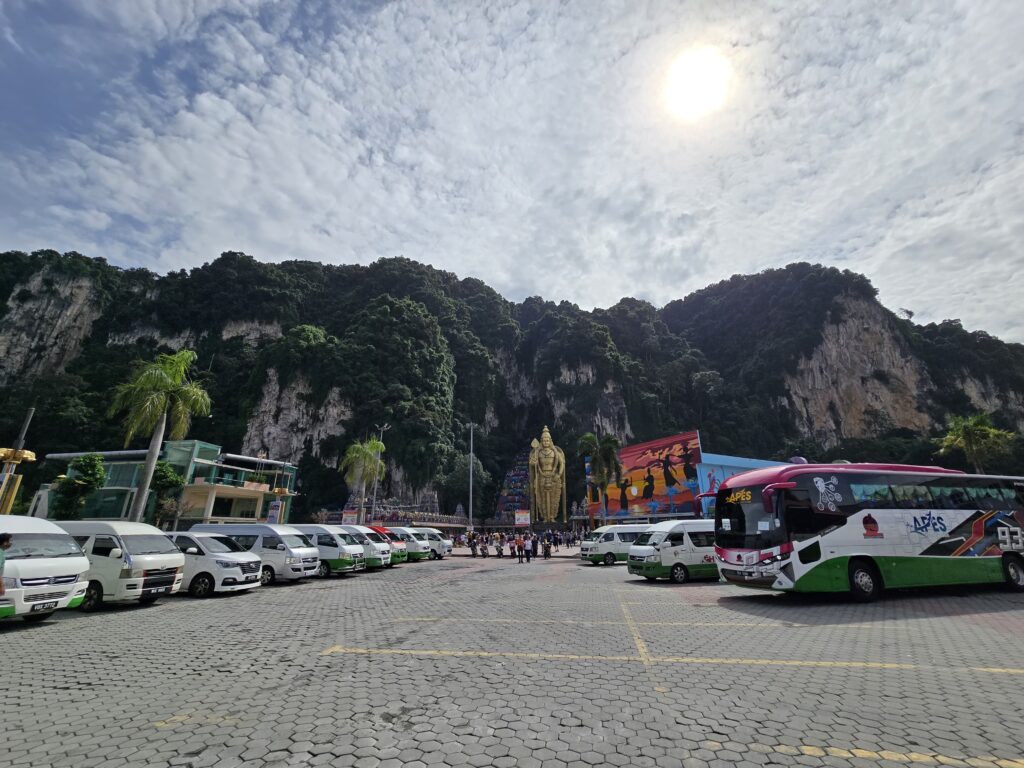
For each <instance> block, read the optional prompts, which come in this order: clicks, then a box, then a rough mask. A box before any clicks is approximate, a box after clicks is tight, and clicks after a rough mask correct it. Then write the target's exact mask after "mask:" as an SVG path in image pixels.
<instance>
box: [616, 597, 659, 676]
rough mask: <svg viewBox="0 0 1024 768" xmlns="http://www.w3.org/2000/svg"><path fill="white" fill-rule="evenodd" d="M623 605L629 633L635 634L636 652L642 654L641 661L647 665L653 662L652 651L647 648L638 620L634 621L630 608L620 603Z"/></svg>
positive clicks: (623, 613)
mask: <svg viewBox="0 0 1024 768" xmlns="http://www.w3.org/2000/svg"><path fill="white" fill-rule="evenodd" d="M619 604H620V605H621V606H622V615H623V617H624V618H625V619H626V627H627V628H628V629H629V634H630V635H632V636H633V643H634V644H635V645H636V652H637V653H638V654H639V655H640V661H642V662H643V665H644V666H645V667H646V666H648V665H649V664H650V663H651V653H650V651H648V650H647V643H646V642H645V641H644V639H643V637H641V635H640V629H639V628H638V627H637V625H636V622H635V621H633V614H631V613H630V612H629V608H627V607H626V605H625V604H624V603H621V602H620V603H619Z"/></svg>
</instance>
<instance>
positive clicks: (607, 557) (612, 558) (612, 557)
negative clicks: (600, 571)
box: [604, 552, 615, 565]
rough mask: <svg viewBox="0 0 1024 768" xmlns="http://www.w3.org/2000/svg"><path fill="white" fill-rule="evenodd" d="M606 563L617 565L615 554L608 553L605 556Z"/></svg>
mask: <svg viewBox="0 0 1024 768" xmlns="http://www.w3.org/2000/svg"><path fill="white" fill-rule="evenodd" d="M604 564H605V565H615V555H613V554H612V553H611V552H609V553H608V554H607V555H605V556H604Z"/></svg>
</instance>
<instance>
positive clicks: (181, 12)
mask: <svg viewBox="0 0 1024 768" xmlns="http://www.w3.org/2000/svg"><path fill="white" fill-rule="evenodd" d="M341 7H345V8H346V9H347V10H344V11H341V10H339V8H341ZM12 8H13V9H14V10H13V11H8V12H7V13H6V14H5V15H0V75H2V76H4V77H17V76H18V72H19V67H22V66H28V65H30V64H31V63H32V58H33V57H41V56H43V55H46V56H51V57H55V58H56V59H57V61H58V62H59V63H60V64H61V65H62V66H64V67H67V68H76V69H77V70H85V71H87V72H89V73H90V78H91V82H92V83H94V84H95V85H96V87H97V88H98V89H100V90H102V91H103V95H104V97H105V101H104V102H103V108H102V109H99V110H98V111H97V113H96V114H95V115H90V116H89V119H88V120H85V121H84V122H83V121H79V122H77V123H73V124H71V125H65V124H55V125H54V126H53V129H52V130H51V131H49V132H45V131H44V132H41V133H40V135H38V136H36V137H34V138H33V140H31V141H25V140H24V138H22V139H21V140H19V141H17V142H15V141H4V140H3V134H2V133H0V175H2V176H3V177H4V178H5V180H6V181H5V184H4V185H3V188H2V190H0V248H20V249H33V248H37V247H53V248H57V249H61V250H68V249H75V250H79V251H82V252H84V253H88V254H90V255H103V256H105V257H107V258H108V259H111V260H112V261H114V262H117V263H122V264H133V265H139V264H141V265H144V266H148V267H151V268H154V269H158V270H161V271H163V270H167V269H171V268H178V267H182V266H192V265H196V264H200V263H202V262H204V261H209V260H211V259H212V258H214V257H215V256H216V255H217V254H218V253H220V252H221V251H223V250H244V251H246V252H248V253H251V254H252V255H254V256H256V257H258V258H261V259H271V260H282V259H292V258H304V259H315V260H321V261H329V262H362V263H368V262H370V261H372V260H374V259H376V258H378V257H381V256H393V255H399V254H403V255H406V256H409V257H411V258H415V259H418V260H422V261H426V262H429V263H431V264H434V265H436V266H438V267H441V268H444V269H449V270H452V271H454V272H457V273H459V274H461V275H473V276H477V277H480V278H482V279H484V280H486V281H487V282H488V283H490V284H491V285H493V286H494V287H495V288H497V289H498V290H500V291H501V292H503V293H504V294H506V295H508V296H509V297H511V298H522V297H524V296H526V295H529V294H541V295H544V296H545V297H547V298H552V299H561V298H569V299H571V300H573V301H576V302H578V303H579V304H581V305H582V306H588V307H589V306H594V305H608V304H611V303H613V302H615V301H616V300H617V299H618V298H619V297H621V296H624V295H636V296H640V297H643V298H647V299H650V300H652V301H654V302H655V303H659V304H660V303H664V302H666V301H668V300H671V299H673V298H678V297H681V296H683V295H685V294H687V293H688V292H690V291H692V290H694V289H696V288H699V287H702V286H703V285H706V284H708V283H709V282H713V281H716V280H719V279H722V278H725V277H728V276H729V275H731V274H734V273H736V272H749V271H756V270H759V269H763V268H766V267H771V266H780V265H783V264H785V263H788V262H790V261H794V260H808V261H818V262H823V263H826V264H834V265H837V266H841V267H844V268H849V269H853V270H855V271H859V272H863V273H865V274H867V275H868V276H869V277H870V278H871V279H872V280H873V281H874V282H875V284H876V286H878V287H879V289H880V291H881V298H882V300H883V301H884V302H885V303H887V304H888V305H889V306H891V307H894V308H895V307H908V308H910V309H912V310H914V311H915V312H917V319H920V320H938V319H942V318H946V317H959V318H962V319H963V321H964V323H965V324H966V325H967V326H968V327H972V328H984V329H986V330H989V331H991V332H994V333H996V334H997V335H1000V336H1003V337H1004V338H1007V339H1012V340H1017V341H1024V310H1022V309H1021V306H1020V302H1019V295H1020V290H1019V288H1018V285H1017V279H1018V278H1020V277H1021V272H1022V270H1024V250H1022V249H1021V243H1022V242H1024V199H1022V196H1024V191H1022V190H1024V159H1022V158H1024V143H1022V136H1024V59H1022V58H1021V56H1020V55H1019V52H1018V48H1019V41H1020V40H1021V39H1024V15H1022V14H1020V13H1019V8H1017V7H1015V6H1014V4H1012V3H1006V2H999V1H998V0H991V1H990V2H985V1H984V0H973V1H972V2H962V3H955V2H934V0H920V1H918V2H912V1H910V0H908V1H906V2H901V3H897V4H891V3H883V2H874V3H872V2H863V1H860V0H850V1H849V2H842V3H839V2H835V3H820V2H811V1H810V0H806V1H798V0H787V1H786V2H752V1H750V0H743V1H740V0H734V1H733V2H722V1H721V0H718V1H712V0H709V1H708V2H685V3H684V2H667V1H660V0H650V2H644V3H638V2H636V1H635V0H604V1H603V2H600V3H595V2H593V1H592V0H568V2H565V3H553V2H548V1H547V0H521V1H520V2H516V1H515V0H510V1H509V2H504V3H501V4H496V3H495V4H486V5H485V4H483V3H474V2H447V1H442V0H433V1H432V2H427V1H426V0H418V1H414V2H390V3H380V4H376V3H371V2H362V3H346V4H340V3H333V2H329V1H327V0H324V2H298V1H297V0H295V1H292V2H289V1H282V2H273V3H258V2H245V1H243V0H233V1H230V2H228V1H225V2H214V0H209V1H208V2H201V1H200V0H192V1H191V2H182V1H181V0H163V1H159V0H153V1H152V2H143V1H142V0H123V1H122V2H115V1H114V0H102V2H100V1H99V0H96V1H95V2H90V3H85V2H83V3H81V4H79V5H78V6H77V8H78V12H77V13H76V14H75V15H74V16H72V17H68V18H65V19H62V20H60V23H59V24H55V23H54V22H53V20H52V19H49V20H46V19H43V18H42V13H41V11H40V8H39V6H38V5H37V4H36V3H34V2H26V0H21V2H16V3H15V4H14V5H13V6H12ZM697 45H713V46H717V47H718V48H719V49H720V50H721V51H722V52H723V53H724V54H725V55H726V57H727V58H728V59H729V61H730V64H731V66H732V71H733V77H732V83H733V88H732V93H731V94H730V98H729V100H728V102H727V104H726V106H725V108H724V109H722V110H721V111H719V112H717V113H715V114H713V115H711V116H709V117H706V118H704V119H702V120H700V121H697V122H693V123H681V122H678V121H676V120H674V119H673V118H672V116H671V114H670V113H669V111H668V110H667V109H666V108H665V105H664V103H663V102H662V87H663V78H664V74H665V72H666V70H667V68H668V66H669V65H670V64H671V62H672V60H673V58H674V57H675V56H676V55H677V54H678V53H679V52H680V51H682V50H685V49H687V48H689V47H692V46H697ZM37 96H38V98H39V99H43V100H45V99H46V98H47V92H46V90H45V89H43V90H40V91H39V92H38V94H37ZM0 125H4V124H3V123H0Z"/></svg>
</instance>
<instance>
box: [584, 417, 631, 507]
mask: <svg viewBox="0 0 1024 768" xmlns="http://www.w3.org/2000/svg"><path fill="white" fill-rule="evenodd" d="M576 450H577V453H579V455H580V456H584V457H585V456H589V457H590V482H591V483H593V484H594V487H596V488H597V493H598V498H599V500H600V502H601V512H602V517H604V518H607V517H608V486H609V485H611V484H612V483H618V482H619V481H620V480H621V479H622V463H621V462H620V461H619V440H618V438H617V437H614V436H613V435H605V436H604V437H598V436H597V435H595V434H594V433H593V432H587V433H585V434H583V435H582V436H580V439H579V442H578V443H577V447H576Z"/></svg>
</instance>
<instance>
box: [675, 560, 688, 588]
mask: <svg viewBox="0 0 1024 768" xmlns="http://www.w3.org/2000/svg"><path fill="white" fill-rule="evenodd" d="M689 580H690V572H689V571H688V570H686V566H685V565H683V564H682V563H676V564H675V565H673V566H672V581H673V583H675V584H685V583H686V582H688V581H689Z"/></svg>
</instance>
